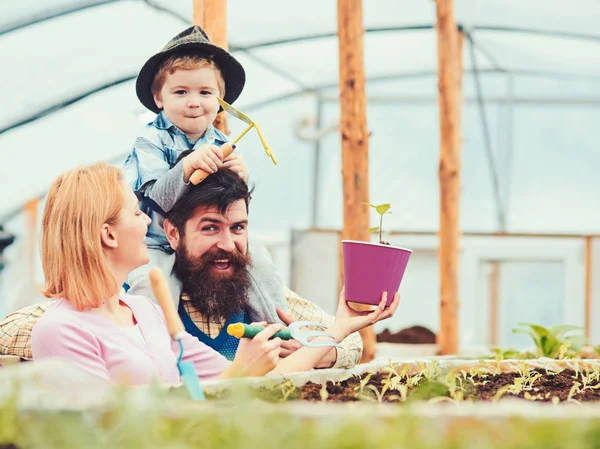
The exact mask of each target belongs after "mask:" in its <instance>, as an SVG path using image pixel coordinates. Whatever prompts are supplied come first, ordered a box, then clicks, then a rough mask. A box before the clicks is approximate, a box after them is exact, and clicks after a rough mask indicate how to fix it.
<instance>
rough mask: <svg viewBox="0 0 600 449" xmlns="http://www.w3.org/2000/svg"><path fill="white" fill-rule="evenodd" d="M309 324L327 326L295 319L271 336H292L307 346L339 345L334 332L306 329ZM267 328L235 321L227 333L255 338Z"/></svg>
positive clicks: (286, 337) (288, 338)
mask: <svg viewBox="0 0 600 449" xmlns="http://www.w3.org/2000/svg"><path fill="white" fill-rule="evenodd" d="M308 326H315V327H321V328H323V327H327V326H325V325H323V324H321V323H315V322H313V321H294V322H293V323H291V324H290V325H289V326H288V327H287V328H286V329H282V330H280V331H277V332H276V333H275V334H274V335H273V337H271V338H281V339H282V340H291V339H292V338H293V339H294V340H296V341H297V342H298V343H300V344H301V345H302V346H306V347H307V348H322V347H324V346H331V347H339V346H340V345H339V344H337V343H336V342H335V337H334V335H333V334H329V333H327V332H323V331H315V330H310V329H304V328H306V327H308ZM263 330H265V328H264V327H263V326H257V325H250V324H244V323H234V324H230V325H229V326H227V333H228V334H229V335H231V336H233V337H237V338H254V337H255V336H256V334H258V333H259V332H260V331H263ZM320 337H326V338H328V339H329V341H327V340H317V341H314V340H315V339H316V338H320Z"/></svg>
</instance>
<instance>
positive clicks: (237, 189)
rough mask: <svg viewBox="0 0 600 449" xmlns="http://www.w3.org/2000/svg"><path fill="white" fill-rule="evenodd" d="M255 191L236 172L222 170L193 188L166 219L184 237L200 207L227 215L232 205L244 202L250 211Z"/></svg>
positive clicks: (226, 169) (177, 203)
mask: <svg viewBox="0 0 600 449" xmlns="http://www.w3.org/2000/svg"><path fill="white" fill-rule="evenodd" d="M253 190H254V189H250V188H249V187H248V184H246V182H245V181H244V180H243V179H242V178H240V175H238V174H237V173H236V172H234V171H232V170H230V169H228V168H221V169H220V170H218V171H217V172H216V173H213V174H211V175H209V176H208V177H207V178H206V179H205V180H204V181H202V182H201V183H200V184H198V185H196V186H192V188H191V189H190V190H189V191H188V192H187V193H186V194H185V195H183V196H182V197H181V198H180V199H179V201H177V202H176V203H175V205H174V206H173V208H172V209H171V210H170V211H169V212H168V213H167V214H166V218H167V219H168V220H169V221H170V222H171V223H172V224H173V226H175V228H177V230H178V231H179V235H184V229H185V223H186V222H187V221H188V220H189V219H190V218H191V217H192V215H194V213H195V212H196V209H198V208H199V207H211V206H214V207H216V208H217V210H218V211H219V213H220V214H222V215H225V213H226V212H227V208H228V207H229V206H230V205H231V204H233V203H234V202H235V201H238V200H244V202H245V203H246V211H248V206H249V205H250V199H251V198H252V191H253Z"/></svg>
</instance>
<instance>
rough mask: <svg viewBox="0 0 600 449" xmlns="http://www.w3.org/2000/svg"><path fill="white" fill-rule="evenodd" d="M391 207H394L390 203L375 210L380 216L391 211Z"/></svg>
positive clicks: (376, 207)
mask: <svg viewBox="0 0 600 449" xmlns="http://www.w3.org/2000/svg"><path fill="white" fill-rule="evenodd" d="M390 207H392V206H391V205H389V204H388V203H385V204H380V205H379V206H375V210H376V211H377V213H378V214H379V215H383V214H385V213H386V212H387V211H388V210H389V209H390Z"/></svg>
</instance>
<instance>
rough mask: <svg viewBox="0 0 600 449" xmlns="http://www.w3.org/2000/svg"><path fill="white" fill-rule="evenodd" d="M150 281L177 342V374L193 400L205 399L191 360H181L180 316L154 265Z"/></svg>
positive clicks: (181, 336) (158, 270)
mask: <svg viewBox="0 0 600 449" xmlns="http://www.w3.org/2000/svg"><path fill="white" fill-rule="evenodd" d="M149 276H150V283H151V284H152V290H153V291H154V296H156V298H157V299H158V303H159V304H160V307H161V308H162V310H163V313H164V314H165V319H166V320H167V329H169V334H171V338H172V339H173V340H175V341H176V342H178V343H179V357H178V358H177V368H178V369H179V375H180V376H181V378H182V380H183V384H184V385H185V388H186V389H187V391H188V393H189V395H190V397H191V398H192V400H194V401H203V400H204V399H205V397H204V392H203V391H202V388H200V382H199V381H198V376H197V375H196V370H195V369H194V364H193V362H190V361H186V362H184V361H182V359H183V342H182V338H183V336H184V335H185V328H184V327H183V323H182V322H181V318H179V315H178V314H177V310H175V306H174V305H173V300H172V299H171V293H170V292H169V285H168V284H167V280H166V279H165V276H164V274H163V272H162V271H161V269H160V268H158V267H155V268H152V270H150V273H149Z"/></svg>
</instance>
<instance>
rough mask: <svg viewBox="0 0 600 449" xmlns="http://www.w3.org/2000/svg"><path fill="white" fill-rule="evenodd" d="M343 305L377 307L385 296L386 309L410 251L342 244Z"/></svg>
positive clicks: (367, 244)
mask: <svg viewBox="0 0 600 449" xmlns="http://www.w3.org/2000/svg"><path fill="white" fill-rule="evenodd" d="M342 249H343V252H344V287H345V292H346V293H345V294H346V301H349V302H357V303H361V304H373V305H377V304H379V301H380V300H381V295H382V294H383V292H387V294H388V297H387V305H389V304H390V303H391V302H392V301H393V299H394V294H395V293H396V292H397V291H398V289H399V288H400V282H401V281H402V277H403V276H404V271H405V270H406V266H407V265H408V259H409V258H410V255H411V254H412V250H410V249H405V248H399V247H397V246H390V245H381V244H379V243H368V242H358V241H354V240H342Z"/></svg>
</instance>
